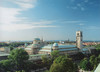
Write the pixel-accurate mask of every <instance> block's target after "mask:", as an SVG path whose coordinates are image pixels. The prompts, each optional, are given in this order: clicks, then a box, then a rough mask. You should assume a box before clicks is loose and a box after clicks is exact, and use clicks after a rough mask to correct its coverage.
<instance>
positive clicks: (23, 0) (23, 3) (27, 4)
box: [10, 0, 37, 9]
mask: <svg viewBox="0 0 100 72" xmlns="http://www.w3.org/2000/svg"><path fill="white" fill-rule="evenodd" d="M10 1H11V2H13V3H15V4H17V5H19V7H20V8H22V9H29V8H34V7H35V5H36V2H37V0H10Z"/></svg>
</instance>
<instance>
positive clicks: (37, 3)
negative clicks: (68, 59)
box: [0, 0, 100, 41]
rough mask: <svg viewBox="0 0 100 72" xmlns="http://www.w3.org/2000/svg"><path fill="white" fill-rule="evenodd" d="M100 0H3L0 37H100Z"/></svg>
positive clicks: (1, 3)
mask: <svg viewBox="0 0 100 72" xmlns="http://www.w3.org/2000/svg"><path fill="white" fill-rule="evenodd" d="M99 13H100V1H98V0H95V1H94V0H77V1H76V0H70V1H69V0H55V1H54V0H48V1H47V0H14V1H13V0H3V1H0V34H1V35H0V40H1V41H5V40H6V41H8V40H16V41H18V40H22V41H23V40H33V39H34V38H35V37H36V38H37V37H39V38H42V37H43V38H44V40H67V39H70V40H76V31H78V30H81V31H82V32H83V40H100V24H99V23H100V20H99V19H100V14H99Z"/></svg>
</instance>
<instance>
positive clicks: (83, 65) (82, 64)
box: [80, 58, 93, 70]
mask: <svg viewBox="0 0 100 72" xmlns="http://www.w3.org/2000/svg"><path fill="white" fill-rule="evenodd" d="M80 68H82V69H83V70H92V69H93V68H92V66H91V63H90V62H89V60H88V59H87V58H84V59H83V60H81V62H80Z"/></svg>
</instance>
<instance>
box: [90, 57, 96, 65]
mask: <svg viewBox="0 0 100 72" xmlns="http://www.w3.org/2000/svg"><path fill="white" fill-rule="evenodd" d="M95 58H96V56H95V55H92V56H90V60H89V61H90V63H91V65H92V66H94V64H95V62H96V61H95V60H96V59H95Z"/></svg>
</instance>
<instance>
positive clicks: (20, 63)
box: [8, 49, 29, 71]
mask: <svg viewBox="0 0 100 72" xmlns="http://www.w3.org/2000/svg"><path fill="white" fill-rule="evenodd" d="M28 58H29V55H28V53H27V52H26V51H25V50H23V49H15V50H12V51H11V53H10V55H9V56H8V59H9V60H11V61H12V62H13V63H14V64H15V68H16V69H17V71H19V70H24V69H25V66H26V65H25V64H26V63H27V60H28Z"/></svg>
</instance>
